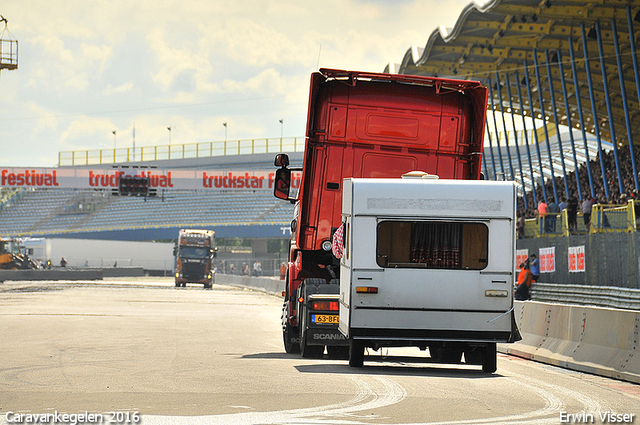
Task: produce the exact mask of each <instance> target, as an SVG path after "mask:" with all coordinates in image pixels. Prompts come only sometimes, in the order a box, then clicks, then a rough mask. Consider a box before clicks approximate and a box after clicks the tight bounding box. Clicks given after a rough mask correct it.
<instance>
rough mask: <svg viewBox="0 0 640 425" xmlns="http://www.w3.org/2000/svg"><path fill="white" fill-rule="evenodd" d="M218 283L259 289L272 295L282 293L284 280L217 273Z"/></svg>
mask: <svg viewBox="0 0 640 425" xmlns="http://www.w3.org/2000/svg"><path fill="white" fill-rule="evenodd" d="M216 283H219V284H222V285H232V286H240V287H249V288H252V289H258V290H261V291H263V292H266V293H268V294H272V295H278V296H280V295H282V291H284V280H280V279H279V278H275V277H274V278H271V277H253V276H236V275H230V274H216Z"/></svg>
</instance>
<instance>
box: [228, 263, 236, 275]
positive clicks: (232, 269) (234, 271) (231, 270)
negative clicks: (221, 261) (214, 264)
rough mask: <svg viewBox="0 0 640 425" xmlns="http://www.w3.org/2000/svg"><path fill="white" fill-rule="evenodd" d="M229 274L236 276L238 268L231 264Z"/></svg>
mask: <svg viewBox="0 0 640 425" xmlns="http://www.w3.org/2000/svg"><path fill="white" fill-rule="evenodd" d="M229 274H236V266H234V265H233V263H231V264H229Z"/></svg>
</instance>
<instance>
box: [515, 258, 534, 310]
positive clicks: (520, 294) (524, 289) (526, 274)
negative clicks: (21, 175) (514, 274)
mask: <svg viewBox="0 0 640 425" xmlns="http://www.w3.org/2000/svg"><path fill="white" fill-rule="evenodd" d="M531 281H532V274H531V269H530V267H529V262H525V263H520V272H519V273H518V286H517V287H516V293H515V296H514V298H515V299H516V300H518V301H525V300H528V299H530V298H531V294H530V292H529V290H530V288H531Z"/></svg>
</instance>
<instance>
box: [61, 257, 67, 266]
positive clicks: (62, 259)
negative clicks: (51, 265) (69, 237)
mask: <svg viewBox="0 0 640 425" xmlns="http://www.w3.org/2000/svg"><path fill="white" fill-rule="evenodd" d="M60 267H67V260H65V259H64V257H62V258H61V259H60Z"/></svg>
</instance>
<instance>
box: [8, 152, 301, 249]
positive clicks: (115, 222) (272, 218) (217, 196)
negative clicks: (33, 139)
mask: <svg viewBox="0 0 640 425" xmlns="http://www.w3.org/2000/svg"><path fill="white" fill-rule="evenodd" d="M244 157H246V155H245V156H244ZM227 160H228V157H227ZM271 161H272V159H271V155H269V161H268V162H267V160H266V159H265V158H258V160H257V161H256V160H254V161H251V160H247V159H246V158H242V159H241V160H239V161H237V162H235V163H233V164H232V165H229V164H228V161H227V163H225V164H224V167H225V168H227V169H235V170H260V169H262V170H272V169H273V165H272V164H273V163H272V162H271ZM171 165H172V164H162V166H163V167H165V168H173V167H172V166H171ZM215 165H216V164H205V165H203V164H202V163H198V164H197V166H195V167H193V168H203V167H204V166H210V167H212V168H213V169H215V168H220V165H219V164H218V166H217V167H216V166H215ZM178 167H179V168H184V167H188V163H186V164H185V163H184V160H183V161H182V162H181V163H179V164H178ZM292 216H293V205H291V204H290V203H287V202H283V201H281V200H279V199H276V198H274V196H273V194H272V193H271V191H264V190H263V191H251V190H247V191H203V190H201V191H197V190H184V191H165V192H164V193H163V192H158V194H157V196H156V197H149V198H146V199H145V198H141V197H119V196H112V195H111V194H110V193H109V192H107V191H105V192H102V191H93V190H73V189H36V190H33V189H29V190H23V191H22V192H21V194H20V196H14V197H12V198H11V199H10V200H7V201H6V204H5V205H3V208H1V209H0V235H9V236H20V235H40V234H45V235H53V234H68V233H71V232H82V233H91V232H101V231H105V230H113V229H135V228H147V227H184V226H188V225H193V226H197V225H207V226H216V227H217V226H243V225H248V224H251V225H256V224H258V225H261V224H277V225H286V226H288V225H289V222H290V221H291V218H292Z"/></svg>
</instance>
